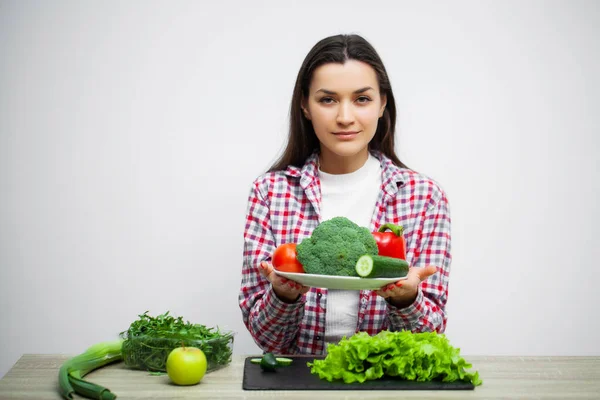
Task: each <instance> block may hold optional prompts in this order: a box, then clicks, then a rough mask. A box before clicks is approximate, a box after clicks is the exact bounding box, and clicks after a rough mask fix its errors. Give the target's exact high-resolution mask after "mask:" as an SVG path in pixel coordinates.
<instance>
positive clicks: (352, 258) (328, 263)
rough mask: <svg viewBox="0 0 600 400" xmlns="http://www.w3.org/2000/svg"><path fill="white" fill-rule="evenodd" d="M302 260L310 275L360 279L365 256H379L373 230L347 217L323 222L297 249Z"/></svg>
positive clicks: (305, 269) (299, 258) (299, 259)
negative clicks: (357, 267)
mask: <svg viewBox="0 0 600 400" xmlns="http://www.w3.org/2000/svg"><path fill="white" fill-rule="evenodd" d="M296 251H297V257H298V261H300V263H301V264H302V266H303V267H304V271H305V272H306V273H308V274H320V275H336V276H358V275H357V274H356V271H355V265H356V261H358V259H359V257H360V256H362V255H365V254H372V255H376V254H378V249H377V242H375V238H374V237H373V235H372V233H371V232H370V231H369V229H367V228H364V227H361V226H359V225H357V224H355V223H354V222H352V221H350V220H349V219H348V218H346V217H335V218H332V219H330V220H327V221H323V222H321V223H320V224H319V226H317V227H316V228H315V230H314V231H313V233H312V235H311V236H310V237H308V238H306V239H304V240H302V242H300V244H299V245H298V246H297V248H296Z"/></svg>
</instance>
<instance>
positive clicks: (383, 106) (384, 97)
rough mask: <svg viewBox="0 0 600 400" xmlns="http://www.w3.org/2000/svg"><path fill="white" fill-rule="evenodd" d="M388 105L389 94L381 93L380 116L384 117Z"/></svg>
mask: <svg viewBox="0 0 600 400" xmlns="http://www.w3.org/2000/svg"><path fill="white" fill-rule="evenodd" d="M386 105H387V96H386V95H385V94H382V95H381V108H380V109H379V118H381V117H383V112H384V111H385V106H386Z"/></svg>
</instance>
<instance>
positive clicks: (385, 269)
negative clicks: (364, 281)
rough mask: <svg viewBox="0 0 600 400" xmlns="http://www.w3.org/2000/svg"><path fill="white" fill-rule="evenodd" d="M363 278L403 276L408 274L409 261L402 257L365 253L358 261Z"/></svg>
mask: <svg viewBox="0 0 600 400" xmlns="http://www.w3.org/2000/svg"><path fill="white" fill-rule="evenodd" d="M355 270H356V273H357V274H358V276H360V277H361V278H402V277H405V276H406V275H407V274H408V263H407V262H406V260H403V259H401V258H393V257H386V256H379V255H370V254H365V255H364V256H361V257H360V258H359V259H358V261H356V265H355Z"/></svg>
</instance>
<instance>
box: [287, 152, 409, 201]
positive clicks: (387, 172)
mask: <svg viewBox="0 0 600 400" xmlns="http://www.w3.org/2000/svg"><path fill="white" fill-rule="evenodd" d="M371 154H373V156H375V157H376V158H377V159H378V160H379V162H380V163H381V166H382V189H383V191H384V193H385V197H387V198H392V197H394V196H395V195H396V193H398V188H399V187H401V186H403V185H404V184H405V183H406V181H407V180H408V179H409V178H408V176H407V173H406V170H405V169H402V168H400V167H398V166H397V165H395V164H394V163H393V162H392V160H390V159H389V158H388V157H386V156H385V155H383V154H382V153H381V152H378V151H371ZM284 174H286V175H288V176H290V177H295V178H300V187H302V189H304V191H305V192H306V193H307V194H308V195H309V199H310V201H311V202H313V201H317V200H316V198H315V199H313V198H311V197H313V196H316V195H318V191H317V190H316V189H317V188H318V182H319V180H318V177H319V153H318V151H314V152H313V153H312V154H311V155H310V156H309V157H308V158H307V159H306V162H305V163H304V165H303V166H302V168H299V167H296V166H292V165H290V166H288V167H287V169H286V170H285V171H284ZM311 193H312V194H313V196H311Z"/></svg>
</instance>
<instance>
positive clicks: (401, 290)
mask: <svg viewBox="0 0 600 400" xmlns="http://www.w3.org/2000/svg"><path fill="white" fill-rule="evenodd" d="M436 272H437V268H436V267H434V266H431V265H429V266H426V267H412V268H410V269H409V271H408V275H407V276H406V279H404V280H401V281H398V282H395V283H390V284H389V285H386V286H384V287H382V288H381V289H379V290H377V291H375V293H376V294H378V295H379V296H381V297H383V298H388V297H403V296H407V295H408V296H411V295H412V294H413V293H415V292H416V291H417V288H418V287H419V284H420V283H421V282H423V281H425V280H426V279H427V278H429V277H430V276H431V275H433V274H435V273H436Z"/></svg>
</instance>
